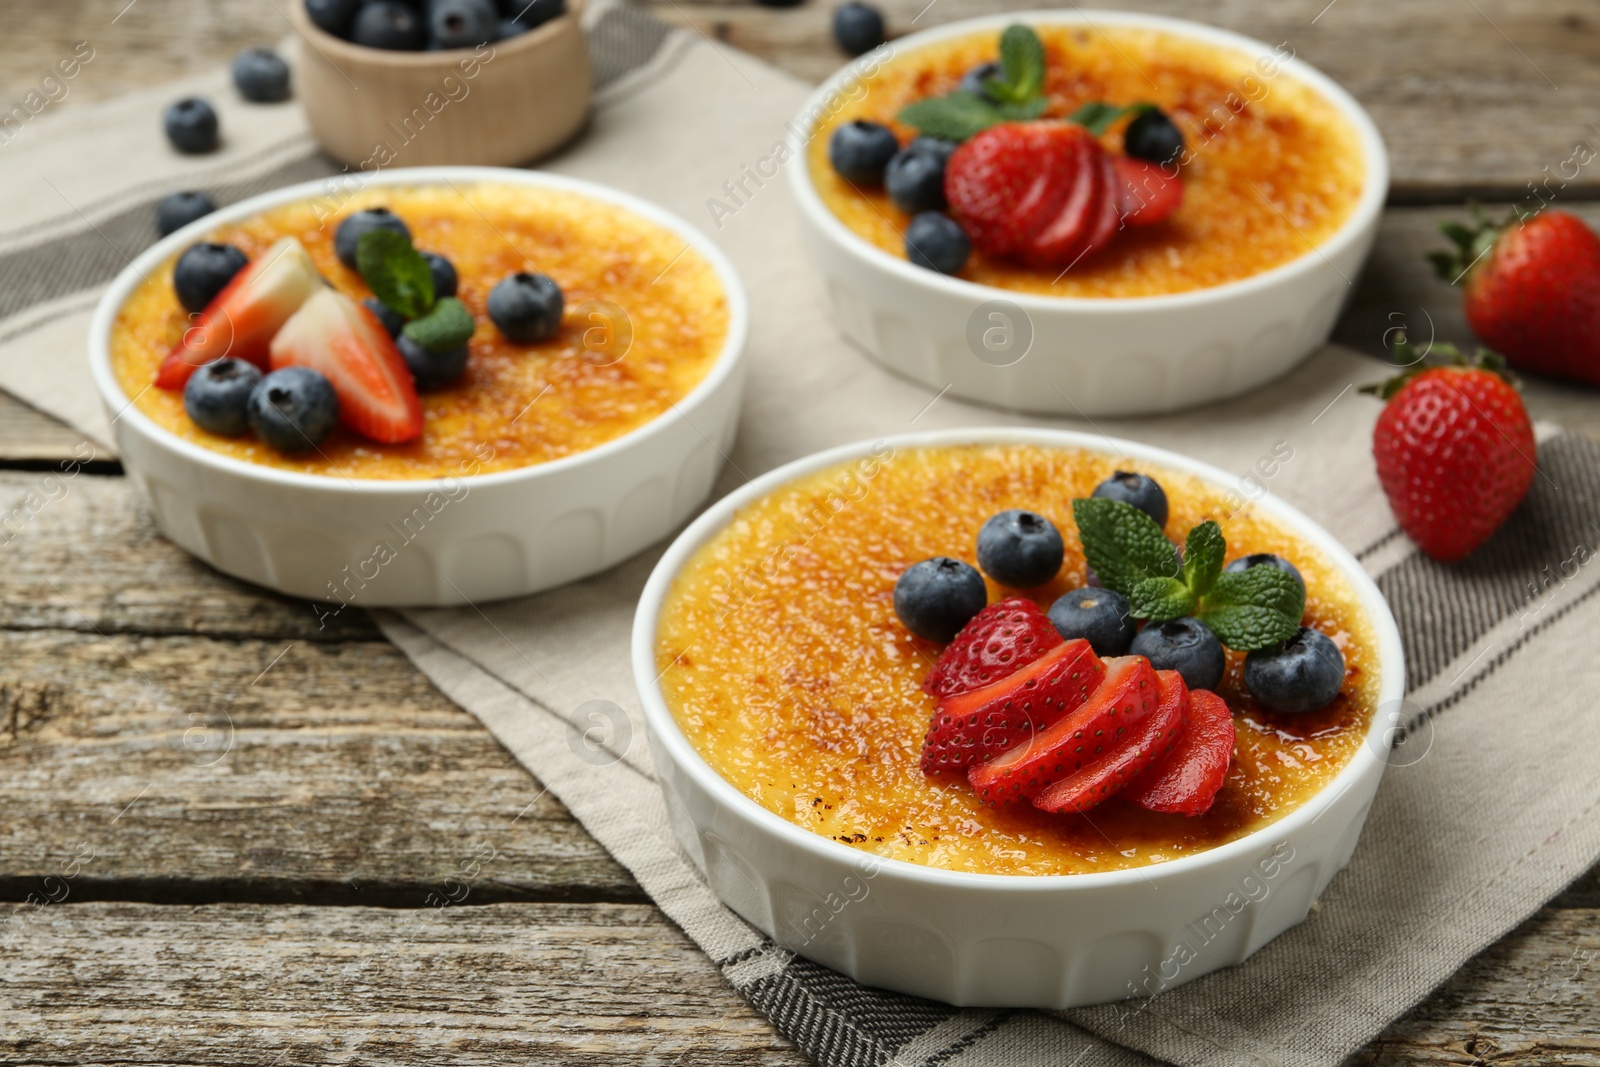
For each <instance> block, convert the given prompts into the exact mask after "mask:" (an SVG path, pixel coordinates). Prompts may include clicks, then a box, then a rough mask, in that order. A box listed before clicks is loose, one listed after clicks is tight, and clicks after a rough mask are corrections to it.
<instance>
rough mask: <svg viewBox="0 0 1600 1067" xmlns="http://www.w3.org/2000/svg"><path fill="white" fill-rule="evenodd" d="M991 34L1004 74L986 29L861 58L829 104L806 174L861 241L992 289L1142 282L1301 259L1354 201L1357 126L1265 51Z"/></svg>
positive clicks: (1152, 35) (1139, 285)
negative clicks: (856, 72) (1006, 54)
mask: <svg viewBox="0 0 1600 1067" xmlns="http://www.w3.org/2000/svg"><path fill="white" fill-rule="evenodd" d="M1005 33H1006V34H1007V35H1015V36H1016V37H1017V38H1018V41H1014V42H1013V45H1014V47H1012V48H1011V49H1010V51H1011V53H1012V54H1013V57H1014V58H1013V61H1012V65H1011V67H1009V68H1007V67H1004V66H1002V65H1001V64H999V63H998V62H997V60H998V59H999V58H1000V56H1001V54H1002V47H1001V44H1000V40H999V39H998V38H999V37H1000V35H999V34H997V33H996V32H995V31H993V30H983V31H980V32H975V33H972V34H970V35H967V36H963V37H958V38H953V39H947V40H942V41H937V42H934V43H931V44H928V45H925V46H923V47H920V48H916V49H915V50H914V51H910V52H907V53H904V54H894V55H891V56H890V57H889V58H888V59H886V60H884V61H882V62H881V63H878V64H876V65H872V64H870V61H869V66H867V67H866V68H865V70H864V73H863V75H862V76H861V78H860V82H859V85H855V84H852V85H851V86H850V91H848V92H846V93H844V94H843V95H842V96H841V97H840V98H839V100H838V101H837V103H836V104H830V106H832V107H835V110H833V111H831V112H830V113H828V114H827V115H826V116H825V117H824V118H823V119H822V120H821V121H820V122H819V123H818V125H817V127H816V129H815V131H814V134H813V136H812V137H811V139H810V142H809V146H808V149H807V152H808V166H809V173H810V176H811V180H812V182H813V184H814V186H815V188H816V189H817V192H818V194H819V196H820V197H821V199H822V201H823V203H824V204H825V205H826V206H827V208H828V209H829V210H830V211H832V212H833V214H834V215H836V216H837V217H838V218H839V220H840V221H841V222H843V223H844V225H845V226H847V227H848V228H849V229H851V230H852V231H854V232H855V233H856V234H857V235H859V236H860V237H861V238H862V239H864V240H866V241H869V242H871V243H872V244H874V245H876V246H877V247H878V248H880V249H882V250H884V251H885V252H888V253H890V254H892V255H896V256H902V257H906V258H909V259H910V260H911V261H912V262H913V263H916V264H918V265H920V266H924V267H930V268H932V269H934V270H938V271H941V272H943V273H947V274H953V275H956V276H958V277H961V278H964V279H966V280H968V281H972V282H977V283H979V284H982V285H991V286H995V287H998V288H1002V289H1011V290H1016V291H1018V292H1026V293H1037V294H1043V295H1049V296H1063V297H1139V296H1153V295H1158V294H1165V293H1181V292H1187V291H1190V290H1195V289H1203V288H1207V287H1210V286H1216V285H1221V284H1224V283H1226V282H1232V281H1238V280H1240V279H1243V278H1248V277H1250V276H1252V275H1255V274H1259V273H1261V272H1263V271H1267V270H1270V269H1272V268H1274V267H1277V266H1281V265H1282V264H1285V263H1288V262H1289V261H1290V260H1293V259H1296V258H1298V257H1300V256H1304V255H1307V254H1309V253H1311V252H1313V251H1314V250H1315V249H1316V248H1317V247H1318V246H1319V245H1320V244H1322V243H1323V242H1324V241H1326V240H1327V239H1328V238H1329V237H1331V236H1332V235H1333V234H1334V233H1335V232H1336V231H1337V230H1338V229H1339V228H1340V227H1341V226H1342V225H1343V224H1344V223H1345V221H1346V220H1347V219H1348V218H1349V217H1350V215H1351V213H1352V211H1353V210H1354V208H1355V206H1356V203H1357V201H1358V200H1359V198H1360V195H1361V191H1362V187H1363V182H1364V180H1365V174H1366V166H1365V161H1364V153H1363V150H1362V147H1361V144H1360V141H1359V139H1358V136H1357V133H1356V131H1355V129H1354V128H1353V127H1352V126H1351V124H1350V123H1349V122H1348V121H1347V120H1346V119H1345V117H1344V116H1343V115H1342V114H1341V113H1340V111H1339V110H1338V108H1337V107H1335V105H1334V104H1333V103H1332V102H1330V101H1329V100H1328V99H1327V98H1326V97H1324V96H1323V95H1322V94H1321V93H1319V92H1318V91H1317V90H1315V89H1313V88H1311V87H1310V86H1309V85H1307V84H1305V83H1303V82H1300V81H1298V80H1296V79H1295V78H1294V77H1293V76H1292V75H1291V74H1290V73H1288V72H1287V71H1285V70H1283V69H1282V63H1281V59H1280V58H1278V57H1266V58H1262V59H1257V58H1255V57H1253V56H1247V55H1245V54H1243V53H1241V52H1237V51H1234V50H1232V49H1229V48H1226V47H1221V46H1218V45H1216V44H1212V43H1208V42H1204V41H1200V40H1197V39H1194V38H1191V37H1185V36H1182V35H1180V34H1177V33H1169V32H1164V31H1159V30H1154V29H1148V28H1141V27H1131V26H1118V25H1105V26H1099V27H1094V28H1090V27H1088V26H1075V25H1049V24H1042V25H1037V26H1033V27H1026V26H1013V27H1011V28H1009V29H1007V30H1006V31H1005ZM1030 56H1033V57H1036V58H1035V59H1032V60H1030V59H1029V57H1030ZM985 109H987V110H985ZM912 157H920V158H912ZM914 219H915V225H913V220H914Z"/></svg>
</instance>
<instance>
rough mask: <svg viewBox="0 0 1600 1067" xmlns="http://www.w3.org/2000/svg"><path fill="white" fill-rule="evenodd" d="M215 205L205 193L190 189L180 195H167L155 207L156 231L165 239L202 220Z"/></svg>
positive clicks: (215, 208) (214, 208)
mask: <svg viewBox="0 0 1600 1067" xmlns="http://www.w3.org/2000/svg"><path fill="white" fill-rule="evenodd" d="M215 210H217V205H216V202H215V201H214V200H212V199H211V198H210V197H209V196H207V195H206V194H205V193H197V192H195V191H194V190H192V189H189V190H185V191H184V192H181V193H169V194H168V195H167V196H164V197H162V198H161V203H159V204H157V205H156V230H157V231H158V232H159V233H160V234H161V236H163V237H165V236H166V235H167V234H169V233H174V232H176V231H178V230H181V229H183V228H184V227H185V226H187V225H189V223H191V222H193V221H194V220H195V219H203V218H205V217H206V216H207V215H209V214H211V213H212V212H213V211H215Z"/></svg>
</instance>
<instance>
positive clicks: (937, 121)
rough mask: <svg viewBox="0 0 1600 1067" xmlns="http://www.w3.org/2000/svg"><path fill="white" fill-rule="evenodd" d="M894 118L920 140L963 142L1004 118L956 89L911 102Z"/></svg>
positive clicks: (985, 103) (970, 94)
mask: <svg viewBox="0 0 1600 1067" xmlns="http://www.w3.org/2000/svg"><path fill="white" fill-rule="evenodd" d="M895 117H896V118H897V119H899V120H900V121H901V122H903V123H905V124H906V125H907V126H910V127H913V128H914V129H915V130H916V131H917V132H918V133H920V134H922V135H923V136H924V137H938V138H940V139H941V140H945V141H956V142H961V141H965V140H966V139H967V138H969V137H971V136H972V135H973V134H975V133H980V132H982V131H983V130H987V129H988V128H989V127H990V126H995V125H998V124H999V123H1001V122H1004V121H1005V119H1006V116H1004V115H1002V114H1001V113H1000V109H999V108H997V107H995V106H994V105H993V104H991V103H989V101H987V100H985V99H984V98H983V97H981V96H979V95H978V94H977V93H973V92H968V91H967V90H965V89H958V90H956V91H955V92H953V93H951V94H950V95H949V96H931V97H928V98H927V99H926V100H916V101H913V102H912V103H909V104H907V105H906V106H905V107H903V108H901V109H900V113H899V114H898V115H896V116H895Z"/></svg>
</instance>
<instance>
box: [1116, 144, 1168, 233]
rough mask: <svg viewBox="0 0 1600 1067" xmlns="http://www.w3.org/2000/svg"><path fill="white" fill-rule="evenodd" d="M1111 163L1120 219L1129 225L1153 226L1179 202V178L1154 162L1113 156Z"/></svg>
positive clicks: (1162, 219) (1161, 220)
mask: <svg viewBox="0 0 1600 1067" xmlns="http://www.w3.org/2000/svg"><path fill="white" fill-rule="evenodd" d="M1112 165H1113V166H1114V167H1115V168H1116V171H1117V177H1118V179H1119V180H1120V181H1121V184H1122V195H1121V201H1122V203H1121V207H1122V221H1123V222H1124V223H1126V224H1127V225H1129V226H1154V225H1155V224H1156V223H1158V222H1164V221H1166V219H1167V216H1169V215H1171V214H1172V213H1173V212H1174V211H1176V210H1178V205H1179V204H1182V203H1183V179H1182V178H1180V177H1179V176H1178V175H1176V174H1168V173H1167V172H1166V170H1165V169H1164V168H1163V167H1162V166H1161V165H1160V164H1158V163H1148V162H1146V161H1145V160H1142V159H1133V158H1132V157H1130V156H1114V157H1113V158H1112Z"/></svg>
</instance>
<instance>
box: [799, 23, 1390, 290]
mask: <svg viewBox="0 0 1600 1067" xmlns="http://www.w3.org/2000/svg"><path fill="white" fill-rule="evenodd" d="M1014 22H1024V23H1029V24H1040V23H1054V24H1066V25H1089V26H1093V25H1094V24H1095V23H1097V22H1104V23H1107V24H1115V25H1120V26H1134V27H1148V28H1151V29H1160V30H1166V31H1168V32H1170V33H1173V34H1175V35H1180V36H1188V37H1192V38H1195V39H1199V40H1205V41H1210V42H1213V43H1215V44H1218V45H1219V46H1223V47H1231V48H1233V49H1234V50H1235V51H1239V52H1242V53H1244V54H1245V55H1247V56H1250V57H1252V58H1260V57H1261V56H1263V55H1268V54H1271V55H1276V51H1275V49H1274V48H1273V47H1272V46H1270V45H1267V44H1266V43H1265V42H1263V41H1260V40H1258V39H1256V38H1252V37H1247V36H1245V35H1244V34H1240V33H1235V32H1233V31H1232V30H1224V29H1221V28H1219V27H1215V26H1209V25H1207V24H1205V23H1202V22H1196V21H1193V20H1191V19H1180V18H1173V17H1170V16H1166V15H1151V14H1144V13H1141V12H1132V11H1108V10H1104V9H1087V10H1085V9H1077V8H1075V9H1073V10H1070V11H1066V10H1047V9H1035V10H1031V11H1014V12H1003V13H1000V14H995V15H981V16H976V17H973V18H968V19H959V20H957V21H955V22H950V23H946V24H944V25H942V26H935V27H930V28H929V29H926V30H920V31H918V32H916V33H912V34H908V35H907V36H905V37H899V38H896V39H895V40H893V41H891V42H889V44H888V45H886V46H883V47H891V48H894V49H896V58H898V56H899V55H900V53H899V49H901V48H903V47H905V46H908V45H909V46H911V48H912V50H915V49H916V48H920V47H923V46H926V45H929V44H932V43H934V42H936V41H940V40H945V39H948V38H952V37H960V36H965V35H967V34H970V33H972V32H974V31H977V30H982V29H985V28H988V27H996V26H1005V25H1009V24H1011V23H1014ZM877 54H878V53H877V52H869V53H867V54H866V55H864V56H861V57H859V58H857V59H855V60H853V61H851V62H850V63H847V64H846V65H845V66H843V67H841V68H840V69H839V70H837V71H835V72H834V73H833V74H832V75H831V76H830V77H829V78H828V79H827V80H826V81H824V82H823V83H822V84H821V85H820V86H818V87H817V89H816V90H815V91H814V92H812V93H811V94H810V95H809V96H808V97H807V98H806V101H805V103H804V104H803V105H802V107H801V110H800V113H799V115H798V116H796V118H795V119H793V120H791V122H790V123H789V137H788V142H787V143H788V147H789V150H790V153H791V159H792V160H793V162H794V166H793V167H792V168H791V173H790V181H789V184H790V188H791V190H792V191H793V194H794V197H795V201H796V203H797V204H798V205H799V207H800V212H801V214H802V216H804V217H805V219H806V221H807V222H808V223H809V224H810V225H812V226H813V227H814V228H816V229H817V230H818V231H819V232H820V233H821V234H822V235H824V236H825V237H826V238H827V239H828V240H830V241H831V242H832V243H833V244H834V245H835V246H837V247H838V248H839V249H840V250H842V251H844V252H846V253H848V254H850V255H852V256H854V257H855V258H856V259H857V260H859V261H862V262H864V263H866V264H868V265H869V266H872V267H874V268H877V269H879V270H883V271H886V272H887V273H889V274H891V275H893V276H895V277H896V278H897V279H898V280H900V281H902V282H904V283H906V284H912V285H923V286H926V287H927V288H929V289H931V290H933V291H936V292H940V293H942V294H946V295H949V296H953V297H962V298H965V299H968V300H971V299H975V298H976V299H980V300H981V299H999V298H1003V299H1005V300H1008V301H1011V302H1012V303H1015V304H1017V305H1018V306H1019V307H1022V308H1024V309H1026V310H1028V311H1031V312H1037V313H1058V314H1059V313H1063V312H1083V313H1089V314H1114V313H1115V312H1117V311H1118V310H1120V309H1124V308H1127V309H1133V310H1136V311H1138V312H1139V313H1141V314H1143V313H1148V312H1151V311H1160V310H1166V309H1169V308H1183V307H1188V306H1193V305H1204V304H1206V303H1209V302H1212V301H1216V300H1223V299H1227V298H1229V297H1232V296H1236V295H1247V294H1249V293H1250V292H1252V291H1253V290H1258V289H1262V288H1266V287H1270V286H1272V285H1275V284H1276V283H1277V282H1279V281H1282V280H1286V279H1290V278H1294V277H1298V276H1300V275H1302V274H1304V273H1307V272H1309V271H1313V270H1316V269H1317V267H1318V264H1319V261H1320V262H1322V263H1331V258H1330V257H1331V256H1333V255H1337V254H1339V253H1342V252H1343V251H1344V250H1345V249H1347V248H1348V247H1350V246H1352V245H1354V244H1357V243H1359V242H1360V241H1361V240H1362V239H1363V236H1364V235H1365V234H1366V233H1367V231H1368V230H1370V228H1371V227H1372V226H1374V225H1375V224H1376V223H1377V221H1378V219H1379V217H1380V216H1381V215H1382V213H1383V206H1384V202H1385V200H1386V199H1387V197H1388V189H1389V157H1388V149H1387V148H1386V147H1385V145H1384V143H1383V135H1382V133H1381V132H1380V131H1379V130H1378V127H1377V124H1376V123H1375V122H1373V120H1372V116H1371V115H1369V114H1368V113H1367V111H1366V109H1365V108H1363V107H1362V106H1361V104H1360V103H1359V102H1358V101H1357V100H1356V99H1355V97H1353V96H1351V95H1350V93H1349V91H1348V90H1346V89H1345V88H1344V87H1343V86H1341V85H1339V83H1338V82H1335V81H1334V80H1333V79H1332V78H1330V77H1328V76H1327V75H1326V74H1324V73H1322V71H1320V70H1318V69H1317V68H1316V67H1314V66H1312V65H1311V64H1310V63H1308V62H1306V61H1305V60H1303V59H1300V58H1299V56H1298V55H1291V56H1289V57H1288V58H1282V57H1279V58H1278V62H1279V63H1280V64H1281V65H1282V67H1283V68H1284V70H1285V71H1287V72H1290V73H1291V74H1292V76H1293V77H1295V78H1297V79H1298V80H1299V81H1300V82H1302V83H1303V84H1305V85H1307V86H1308V87H1310V88H1312V89H1313V90H1314V91H1316V92H1317V93H1318V94H1319V95H1321V96H1322V97H1323V98H1324V99H1326V100H1327V101H1328V102H1330V103H1331V104H1333V105H1334V106H1335V107H1336V108H1337V109H1338V110H1339V112H1340V114H1341V115H1342V116H1343V117H1344V118H1345V119H1346V121H1348V122H1349V123H1350V124H1351V126H1352V127H1353V128H1354V129H1355V131H1356V134H1357V139H1358V140H1359V141H1360V142H1361V146H1362V150H1363V154H1364V155H1365V157H1366V158H1365V173H1364V181H1363V183H1362V188H1361V194H1360V196H1359V197H1358V198H1357V200H1356V204H1355V206H1354V207H1353V208H1352V209H1351V212H1350V216H1349V217H1348V218H1347V219H1345V221H1344V222H1343V223H1342V224H1341V225H1340V227H1339V228H1338V229H1337V230H1335V231H1334V232H1333V233H1332V234H1330V235H1328V237H1326V238H1325V239H1324V240H1323V241H1322V242H1321V243H1320V244H1317V245H1315V246H1313V247H1312V248H1309V249H1307V250H1306V251H1305V252H1303V253H1301V254H1300V255H1298V256H1296V257H1295V258H1293V259H1291V260H1288V261H1287V262H1285V263H1280V264H1278V265H1277V266H1275V267H1271V268H1269V269H1267V270H1264V271H1260V272H1258V273H1256V274H1252V275H1249V276H1247V277H1244V278H1237V279H1234V280H1233V281H1229V282H1223V283H1222V284H1220V285H1213V286H1207V287H1205V288H1200V289H1188V290H1184V291H1182V292H1177V293H1158V294H1154V295H1148V296H1126V297H1082V296H1050V295H1045V294H1041V293H1027V292H1021V291H1018V290H1014V289H1006V288H1003V287H1001V286H994V285H985V284H981V283H979V282H972V281H967V280H966V279H963V278H956V277H951V276H948V275H944V274H939V273H937V272H935V271H931V270H926V269H923V268H921V267H916V266H913V265H912V264H910V263H909V262H907V261H906V260H904V259H901V258H899V257H897V256H894V255H891V254H889V253H888V252H885V251H884V250H883V249H881V248H879V247H878V246H877V245H875V244H873V243H872V242H870V241H868V240H866V239H865V238H863V237H861V236H860V235H859V234H857V233H856V232H855V231H854V230H851V229H850V228H849V227H848V226H846V225H845V224H844V222H843V221H842V220H841V219H840V218H839V217H838V216H837V215H835V214H834V213H833V212H832V211H831V210H829V208H828V206H827V205H826V204H824V203H823V202H822V198H821V196H820V194H818V192H817V189H816V186H815V185H814V184H813V183H812V180H811V172H810V165H809V157H808V152H807V150H806V146H807V145H808V144H809V143H810V141H811V139H812V134H813V131H814V130H815V126H816V123H815V122H814V121H813V122H806V121H804V120H805V118H806V116H807V115H812V114H817V113H818V110H819V108H820V107H821V105H823V104H824V103H825V102H826V101H827V100H828V99H829V98H830V97H832V96H834V95H836V94H837V93H838V91H839V88H840V86H841V85H843V84H844V83H846V82H847V81H849V80H850V79H851V78H853V77H856V76H857V75H858V73H859V71H860V70H861V69H862V68H863V67H866V66H870V65H871V64H872V62H873V60H874V56H876V55H877ZM997 294H998V296H997Z"/></svg>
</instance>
